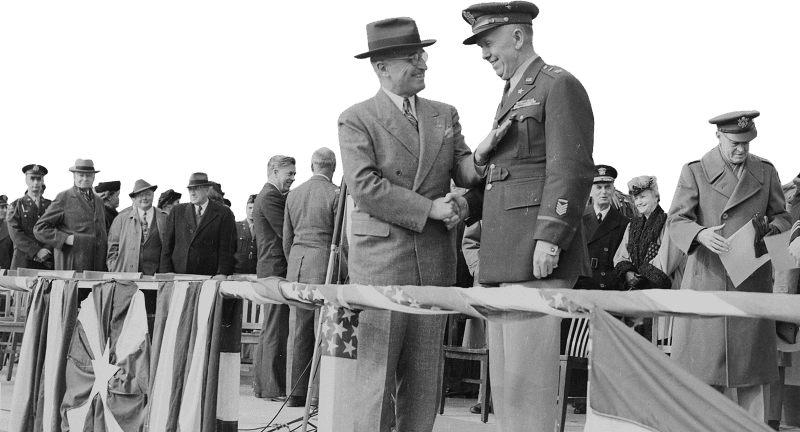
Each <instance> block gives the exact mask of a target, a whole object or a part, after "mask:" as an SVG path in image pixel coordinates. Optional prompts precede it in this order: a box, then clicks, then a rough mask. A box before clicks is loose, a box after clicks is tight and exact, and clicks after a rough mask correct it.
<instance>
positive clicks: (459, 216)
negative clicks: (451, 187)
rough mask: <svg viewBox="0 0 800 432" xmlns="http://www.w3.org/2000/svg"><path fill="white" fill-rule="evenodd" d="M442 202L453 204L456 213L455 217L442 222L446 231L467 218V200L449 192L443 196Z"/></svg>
mask: <svg viewBox="0 0 800 432" xmlns="http://www.w3.org/2000/svg"><path fill="white" fill-rule="evenodd" d="M444 201H445V202H449V203H455V205H456V207H457V208H458V211H457V213H456V214H455V215H453V216H451V217H449V218H445V219H444V220H443V222H444V224H445V226H446V227H447V229H448V230H451V229H453V228H454V227H455V226H456V225H458V223H459V222H460V221H462V220H464V219H466V218H467V216H469V204H468V203H467V200H466V199H465V198H464V197H463V196H462V195H461V194H458V193H453V192H450V193H448V194H447V195H445V196H444Z"/></svg>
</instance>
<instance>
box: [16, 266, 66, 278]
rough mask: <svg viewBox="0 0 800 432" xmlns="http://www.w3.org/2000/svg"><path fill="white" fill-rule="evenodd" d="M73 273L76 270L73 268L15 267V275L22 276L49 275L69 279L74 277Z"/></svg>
mask: <svg viewBox="0 0 800 432" xmlns="http://www.w3.org/2000/svg"><path fill="white" fill-rule="evenodd" d="M75 273H76V272H75V271H74V270H37V269H28V268H18V269H17V276H23V277H39V276H51V277H59V278H65V279H70V278H75V277H76V276H75Z"/></svg>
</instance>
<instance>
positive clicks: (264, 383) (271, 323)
mask: <svg viewBox="0 0 800 432" xmlns="http://www.w3.org/2000/svg"><path fill="white" fill-rule="evenodd" d="M296 173H297V171H296V168H295V160H294V158H293V157H289V156H282V155H276V156H273V157H272V158H270V160H269V162H268V163H267V182H266V183H265V184H264V187H263V188H262V189H261V192H259V193H258V196H257V197H256V202H255V206H254V207H253V226H254V227H255V231H256V244H257V245H258V264H257V265H256V275H257V276H258V277H259V278H265V277H269V276H279V277H286V267H287V264H286V255H285V254H284V251H283V223H284V219H283V218H284V213H285V211H286V194H287V193H289V189H290V188H291V187H292V183H294V176H295V174H296ZM264 309H265V313H264V323H263V324H262V326H261V335H260V336H259V340H258V346H256V352H255V361H254V364H255V366H254V374H255V376H254V377H253V391H254V392H255V395H256V397H260V398H265V399H271V400H278V401H282V400H284V399H285V398H286V350H287V346H286V344H287V339H288V337H289V306H288V305H285V304H281V305H266V306H265V307H264Z"/></svg>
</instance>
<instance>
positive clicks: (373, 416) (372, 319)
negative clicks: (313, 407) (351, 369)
mask: <svg viewBox="0 0 800 432" xmlns="http://www.w3.org/2000/svg"><path fill="white" fill-rule="evenodd" d="M358 320H359V324H358V360H357V361H358V363H357V366H356V368H357V372H356V376H357V377H358V378H357V382H356V385H354V386H353V392H352V394H351V396H352V399H353V401H354V404H353V413H352V415H353V417H354V419H355V431H356V432H391V421H392V418H393V417H394V418H396V430H397V432H430V431H432V430H433V422H434V420H435V418H436V413H437V410H438V402H439V397H440V396H441V393H440V392H441V388H442V377H441V366H440V365H441V363H440V362H441V361H442V341H443V338H444V325H445V318H444V317H443V316H427V315H416V314H404V313H400V312H390V311H385V310H368V311H364V312H361V313H360V314H359V318H358ZM393 395H396V403H395V413H392V412H391V409H392V403H391V400H392V396H393Z"/></svg>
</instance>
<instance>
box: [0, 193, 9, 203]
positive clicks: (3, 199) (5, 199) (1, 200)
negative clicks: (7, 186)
mask: <svg viewBox="0 0 800 432" xmlns="http://www.w3.org/2000/svg"><path fill="white" fill-rule="evenodd" d="M4 205H8V197H7V196H5V195H0V206H4Z"/></svg>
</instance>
